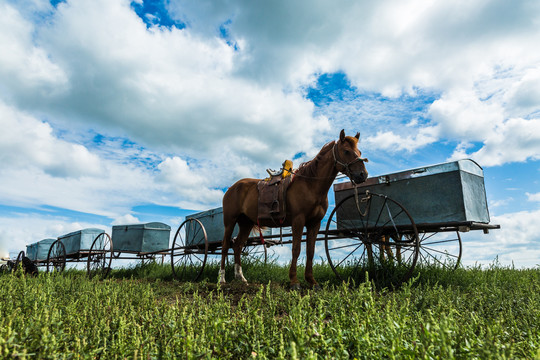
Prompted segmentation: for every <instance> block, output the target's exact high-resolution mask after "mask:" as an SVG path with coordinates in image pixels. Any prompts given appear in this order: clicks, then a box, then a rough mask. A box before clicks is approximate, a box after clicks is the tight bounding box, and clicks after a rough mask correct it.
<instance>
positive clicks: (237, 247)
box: [219, 130, 368, 289]
mask: <svg viewBox="0 0 540 360" xmlns="http://www.w3.org/2000/svg"><path fill="white" fill-rule="evenodd" d="M359 139H360V133H357V134H356V135H355V136H354V137H353V136H346V135H345V131H344V130H341V132H340V135H339V140H336V141H331V142H329V143H327V144H326V145H324V146H323V147H322V148H321V150H320V151H319V153H318V154H317V156H315V157H314V158H313V159H312V160H310V161H308V162H306V163H303V164H302V165H300V167H299V168H298V169H297V170H296V172H294V175H293V176H294V178H293V180H292V182H291V183H290V185H289V188H288V190H287V194H286V216H285V219H284V220H283V222H282V223H280V224H276V223H275V222H273V221H271V220H266V221H262V220H261V221H259V219H258V192H259V191H258V189H257V183H258V182H259V181H260V180H259V179H250V178H246V179H241V180H238V181H237V182H236V183H234V184H233V185H232V186H231V187H230V188H229V189H228V190H227V191H226V193H225V195H224V196H223V224H224V226H225V233H224V235H223V241H222V255H221V267H220V270H219V282H220V283H221V284H225V283H226V281H225V263H226V260H227V255H228V252H229V247H230V244H231V236H232V234H233V230H234V227H235V225H236V224H238V226H239V233H238V236H237V237H236V240H234V242H233V244H232V246H233V249H234V273H235V278H236V279H238V280H241V281H242V282H244V283H247V280H246V278H245V277H244V275H243V273H242V266H241V262H240V254H241V252H242V249H243V247H244V245H245V243H246V241H247V239H248V237H249V234H250V232H251V230H252V229H253V228H254V227H256V226H257V227H285V226H291V227H292V260H291V265H290V268H289V280H290V284H291V288H292V289H300V283H299V281H298V278H297V276H296V264H297V260H298V256H299V255H300V249H301V241H302V233H303V230H304V227H305V228H306V244H307V245H306V256H307V258H306V269H305V276H304V277H305V280H306V281H307V282H308V284H309V285H310V286H311V287H312V288H313V289H320V286H319V284H318V283H317V281H315V278H314V277H313V255H314V252H315V241H316V240H317V234H318V232H319V228H320V225H321V220H322V219H323V217H324V215H325V214H326V210H327V209H328V191H329V190H330V187H331V186H332V183H333V182H334V180H335V178H336V176H337V174H338V173H340V172H341V173H343V174H345V175H347V176H348V177H349V179H350V180H351V181H352V182H353V183H355V184H360V183H362V182H364V181H365V180H366V179H367V176H368V172H367V170H366V167H365V164H364V163H365V162H367V161H368V160H367V159H365V158H361V155H362V153H361V152H360V150H358V140H359Z"/></svg>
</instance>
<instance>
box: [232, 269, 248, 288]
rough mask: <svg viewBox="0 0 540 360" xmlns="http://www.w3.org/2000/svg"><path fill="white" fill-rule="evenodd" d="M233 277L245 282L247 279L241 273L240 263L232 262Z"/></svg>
mask: <svg viewBox="0 0 540 360" xmlns="http://www.w3.org/2000/svg"><path fill="white" fill-rule="evenodd" d="M234 277H235V278H236V279H238V280H241V281H242V282H245V283H246V284H247V280H246V278H245V277H244V274H243V273H242V266H241V265H240V264H234Z"/></svg>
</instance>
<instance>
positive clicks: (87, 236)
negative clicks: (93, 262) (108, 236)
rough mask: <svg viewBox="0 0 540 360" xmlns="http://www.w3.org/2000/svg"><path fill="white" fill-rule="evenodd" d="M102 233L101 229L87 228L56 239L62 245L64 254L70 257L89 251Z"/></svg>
mask: <svg viewBox="0 0 540 360" xmlns="http://www.w3.org/2000/svg"><path fill="white" fill-rule="evenodd" d="M104 232H105V231H104V230H101V229H96V228H88V229H82V230H78V231H74V232H72V233H69V234H66V235H62V236H59V237H58V239H59V240H61V241H62V243H63V244H64V246H65V248H66V254H67V255H72V254H76V253H78V252H80V251H89V250H90V248H91V247H92V243H93V242H94V240H95V239H96V237H97V236H98V235H99V234H103V233H104Z"/></svg>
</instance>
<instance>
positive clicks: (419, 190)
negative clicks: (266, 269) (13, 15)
mask: <svg viewBox="0 0 540 360" xmlns="http://www.w3.org/2000/svg"><path fill="white" fill-rule="evenodd" d="M334 194H335V200H336V206H335V208H334V209H333V210H332V211H331V212H330V215H329V216H328V218H327V220H326V228H325V229H324V230H323V231H319V234H318V237H317V241H324V246H325V251H326V255H327V261H328V263H329V264H330V266H331V268H332V270H333V271H334V273H335V275H336V276H337V277H338V278H341V279H346V278H349V277H353V278H357V277H358V275H359V274H360V275H362V274H367V275H368V276H369V277H370V278H379V279H383V278H390V277H392V278H394V280H395V282H402V281H405V280H407V279H408V278H409V277H410V276H411V275H412V273H413V270H414V268H415V266H416V265H417V264H422V266H432V265H437V266H441V267H443V268H448V269H455V268H457V267H458V266H459V264H460V261H461V255H462V242H461V236H460V232H468V231H473V230H482V231H483V232H484V233H487V232H488V231H489V230H491V229H498V228H500V226H499V225H491V224H489V220H490V219H489V212H488V207H487V200H486V193H485V187H484V177H483V170H482V168H481V167H480V166H479V165H478V164H477V163H475V162H474V161H472V160H468V159H467V160H459V161H454V162H448V163H444V164H438V165H431V166H426V167H421V168H416V169H412V170H407V171H401V172H397V173H392V174H387V175H382V176H377V177H372V178H369V179H367V181H366V182H364V183H362V184H359V185H353V184H352V183H350V182H343V183H337V184H335V185H334ZM222 213H223V211H222V208H217V209H212V210H208V211H205V212H201V213H197V214H193V215H191V216H188V217H187V218H186V220H185V221H184V222H183V223H182V224H181V225H180V227H179V228H178V230H177V231H176V234H175V237H174V242H173V247H172V249H171V264H172V269H173V273H174V274H175V276H176V277H177V278H180V279H189V280H197V279H198V278H199V277H200V276H201V274H202V273H203V270H204V267H205V264H206V263H207V259H208V257H209V256H211V255H221V241H222V237H223V233H224V226H223V220H222ZM233 236H234V235H233ZM261 237H262V238H263V239H261ZM303 241H304V240H303ZM291 243H292V234H291V233H290V232H285V233H283V231H281V233H280V234H276V235H272V234H271V232H267V233H263V234H262V236H261V234H259V233H258V232H257V231H255V233H253V232H252V234H251V236H250V237H249V238H248V241H247V243H246V245H245V248H244V252H243V253H244V254H246V255H250V254H251V255H258V256H259V258H261V259H264V260H266V258H267V248H269V247H270V246H272V245H276V244H283V245H287V244H291ZM261 245H263V246H261Z"/></svg>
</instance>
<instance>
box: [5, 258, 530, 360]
mask: <svg viewBox="0 0 540 360" xmlns="http://www.w3.org/2000/svg"><path fill="white" fill-rule="evenodd" d="M217 271H218V266H217V265H216V264H211V265H210V266H208V268H207V269H206V270H205V272H204V274H203V278H202V280H201V281H200V282H197V283H191V282H178V281H174V280H171V279H172V277H171V275H172V274H171V269H170V266H168V265H157V264H146V265H144V266H143V265H139V266H136V267H133V268H130V269H120V270H114V271H113V272H112V273H111V275H110V277H109V278H108V279H107V280H102V281H100V280H97V279H93V280H88V279H87V278H86V276H85V275H84V273H82V272H79V271H74V270H71V271H67V272H65V273H64V274H61V275H57V276H48V275H47V274H40V275H39V276H38V277H26V276H23V275H22V274H14V275H12V274H5V275H1V276H0V289H1V290H0V297H1V299H0V314H1V315H2V316H1V317H0V358H43V359H47V358H50V359H53V358H66V359H70V358H107V359H109V358H113V359H114V358H122V359H123V358H141V359H153V358H157V359H159V358H170V359H176V358H187V359H200V358H203V359H206V358H220V359H221V358H231V359H237V358H251V357H255V358H258V359H265V358H269V359H274V358H286V359H295V358H298V359H306V358H314V359H315V358H365V359H379V358H398V359H416V358H420V359H424V358H425V359H432V358H435V359H452V358H458V359H499V358H500V359H510V358H524V359H531V358H540V269H528V270H518V269H513V268H508V267H502V266H498V265H493V266H491V267H488V268H480V267H472V268H468V269H462V268H460V269H458V270H456V271H454V272H450V271H445V270H442V269H439V268H434V267H425V268H421V267H418V269H417V271H416V272H415V275H414V277H413V279H412V280H410V281H409V282H408V283H406V284H404V285H403V286H401V287H399V288H387V287H384V286H381V285H380V284H376V283H372V282H369V281H368V282H361V283H357V284H353V283H347V284H343V283H341V282H339V281H336V280H335V278H334V277H333V276H332V272H331V270H330V269H329V268H328V267H327V266H325V265H319V266H317V268H316V269H315V274H316V276H317V279H319V280H320V281H321V283H322V284H323V290H322V291H319V292H311V291H309V290H307V289H306V290H302V291H299V292H294V291H289V290H288V268H287V267H282V266H279V265H277V264H275V263H271V264H268V265H266V266H264V265H260V264H258V263H251V264H246V265H245V266H244V274H245V276H246V278H247V279H248V280H249V281H250V285H248V286H245V285H243V284H240V283H238V282H234V281H233V282H230V283H229V284H227V285H226V286H223V287H221V286H218V285H217V284H216V282H217ZM299 275H300V276H303V269H302V268H300V269H299ZM232 277H233V274H232V268H231V267H228V269H227V278H228V279H230V278H232ZM304 285H305V284H304Z"/></svg>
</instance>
